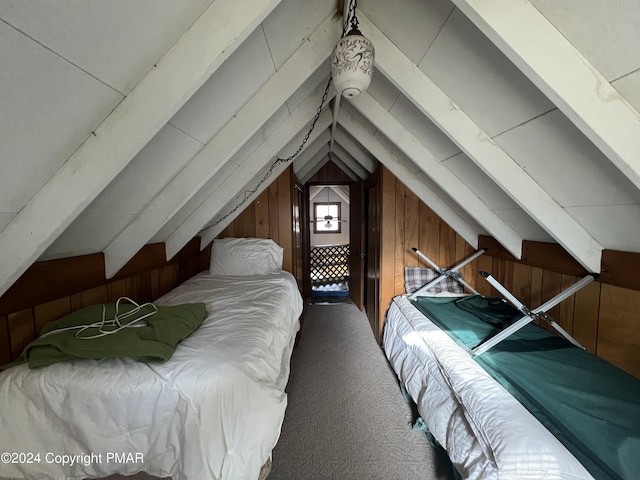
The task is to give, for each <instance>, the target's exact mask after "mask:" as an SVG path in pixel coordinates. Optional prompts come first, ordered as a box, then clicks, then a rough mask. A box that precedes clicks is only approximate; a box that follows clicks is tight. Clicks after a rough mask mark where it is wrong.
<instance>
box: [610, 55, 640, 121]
mask: <svg viewBox="0 0 640 480" xmlns="http://www.w3.org/2000/svg"><path fill="white" fill-rule="evenodd" d="M639 49H640V48H639ZM612 85H613V86H614V87H615V88H616V90H618V91H619V92H620V93H621V94H622V96H623V97H624V98H625V99H626V100H627V102H629V103H630V104H631V105H632V106H633V108H635V109H636V110H637V111H639V112H640V69H638V70H636V71H635V72H633V73H630V74H629V75H627V76H625V77H622V78H621V79H619V80H616V81H615V82H613V83H612Z"/></svg>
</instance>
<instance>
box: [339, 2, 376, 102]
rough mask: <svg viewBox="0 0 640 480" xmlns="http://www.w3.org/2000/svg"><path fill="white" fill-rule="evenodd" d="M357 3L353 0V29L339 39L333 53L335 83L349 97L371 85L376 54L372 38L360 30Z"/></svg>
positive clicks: (344, 95)
mask: <svg viewBox="0 0 640 480" xmlns="http://www.w3.org/2000/svg"><path fill="white" fill-rule="evenodd" d="M355 4H356V0H352V2H351V10H352V12H351V30H350V31H349V33H347V34H346V35H344V36H343V37H342V38H341V39H340V40H339V41H338V44H337V45H336V46H335V47H334V49H333V54H332V55H331V76H332V78H333V85H334V87H335V89H336V90H337V92H338V93H339V94H340V95H342V96H343V97H347V98H354V97H357V96H358V95H360V94H361V93H362V92H364V91H365V90H366V89H367V87H369V84H370V83H371V77H372V75H373V60H374V55H375V50H374V48H373V43H371V40H369V39H368V38H366V37H365V36H363V35H362V33H361V32H360V30H358V19H357V17H356V12H355Z"/></svg>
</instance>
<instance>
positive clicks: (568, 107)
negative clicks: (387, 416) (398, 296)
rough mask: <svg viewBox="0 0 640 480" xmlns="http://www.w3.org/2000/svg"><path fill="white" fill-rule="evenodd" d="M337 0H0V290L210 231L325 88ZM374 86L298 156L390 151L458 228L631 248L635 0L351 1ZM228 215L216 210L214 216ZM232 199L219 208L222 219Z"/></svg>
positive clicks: (636, 98) (516, 243)
mask: <svg viewBox="0 0 640 480" xmlns="http://www.w3.org/2000/svg"><path fill="white" fill-rule="evenodd" d="M336 12H337V1H336V0H243V1H242V2H237V1H234V0H215V1H212V0H181V1H180V2H175V1H173V0H135V1H134V0H124V1H120V2H113V1H111V0H93V1H91V2H75V1H71V0H53V1H52V0H30V1H29V2H25V1H23V0H0V111H1V112H2V115H0V162H1V167H2V174H0V256H1V262H2V266H1V268H0V294H1V293H3V292H4V291H6V290H7V289H8V288H9V286H10V285H11V284H12V283H13V282H14V281H15V280H16V279H17V278H18V277H19V276H20V275H21V274H22V273H23V272H24V271H25V270H26V269H27V268H28V267H29V266H30V265H31V264H32V263H33V262H34V261H37V260H46V259H53V258H59V257H65V256H72V255H78V254H83V253H94V252H104V254H105V261H106V269H107V275H108V276H112V275H114V274H115V273H116V272H117V271H118V269H120V268H121V267H122V266H123V265H124V264H125V263H126V262H127V261H128V260H129V259H130V258H131V257H132V256H133V255H134V254H135V253H136V252H137V251H138V250H139V249H140V248H141V247H142V246H143V245H145V244H147V243H152V242H165V245H166V250H167V256H168V258H170V257H172V256H173V255H175V254H176V253H177V252H178V251H179V250H180V249H181V248H182V247H183V246H184V245H185V244H186V243H187V242H188V241H189V240H190V239H191V238H193V237H194V236H195V235H198V234H199V235H200V236H201V238H202V244H203V245H206V244H207V243H208V242H210V241H211V240H212V239H213V238H215V236H216V235H218V234H219V233H220V232H221V231H222V230H223V229H224V228H225V227H226V225H228V224H229V223H230V222H231V221H232V220H233V218H235V216H236V215H238V214H239V213H240V212H241V209H239V210H237V211H235V212H234V213H233V214H231V215H229V216H227V214H228V213H229V212H230V211H231V210H232V209H233V207H234V206H235V205H237V204H238V203H239V202H240V201H241V200H242V198H243V197H244V195H245V193H244V192H245V191H246V190H251V189H254V188H255V187H256V185H257V183H258V181H259V180H260V179H261V178H263V177H264V175H265V173H266V172H267V171H268V169H270V168H272V169H273V172H272V175H271V176H270V177H269V178H268V179H267V180H266V181H265V182H264V183H262V184H261V185H260V186H259V187H258V192H259V191H262V190H263V189H264V188H266V187H267V186H268V184H269V182H270V181H272V180H273V179H275V178H276V177H277V174H278V173H280V172H281V171H283V169H284V168H286V167H287V166H288V165H287V164H286V163H275V164H274V160H275V159H276V157H277V156H279V157H281V158H286V157H287V156H289V155H291V154H292V153H293V152H295V151H296V150H297V149H298V147H299V145H300V144H301V142H302V140H303V137H304V135H305V134H306V133H307V131H308V129H309V125H310V124H311V122H312V121H313V120H314V117H315V115H316V112H317V109H318V107H319V106H320V103H321V98H322V94H323V92H324V90H325V86H326V84H327V81H328V77H329V63H328V59H329V55H330V52H331V49H332V48H333V46H334V45H335V43H336V42H337V40H338V39H339V38H340V34H341V28H342V24H341V19H340V18H339V17H338V16H337V15H336ZM357 12H358V19H359V21H360V29H361V30H362V32H363V34H364V35H365V36H367V37H368V38H369V39H371V40H372V41H373V43H374V46H375V48H376V65H375V67H376V68H375V72H374V77H373V81H372V84H371V86H370V87H369V89H368V91H367V92H366V93H365V94H363V95H361V96H360V97H357V98H355V99H353V100H351V101H349V100H346V99H344V98H342V99H340V101H339V102H336V103H338V104H339V106H340V108H339V109H338V114H337V115H336V119H335V120H336V123H335V126H334V125H333V120H334V119H333V117H332V111H331V109H330V108H329V107H328V103H329V101H330V100H331V99H332V98H333V97H334V96H335V91H334V90H333V88H331V89H330V90H329V93H328V95H327V97H326V99H325V108H324V109H323V111H322V113H321V115H320V116H319V117H318V118H317V123H316V126H315V129H314V130H313V132H312V134H311V136H310V137H309V139H308V141H307V142H306V144H305V146H304V148H303V150H302V152H301V153H300V155H299V156H298V157H297V158H296V160H295V161H294V163H293V165H294V171H295V172H296V174H297V175H298V177H299V178H300V179H301V180H303V181H305V180H307V179H309V178H311V177H312V176H313V174H314V173H315V172H317V171H318V169H319V168H321V167H322V165H324V164H325V163H326V162H327V161H328V160H329V150H330V148H329V146H330V144H331V140H330V139H331V131H332V130H334V134H335V135H334V137H333V138H334V142H333V145H332V149H331V159H332V160H333V161H334V163H336V164H337V165H339V166H340V167H341V168H342V169H343V170H344V171H345V172H346V173H347V174H348V175H349V176H350V177H351V178H353V179H354V180H355V179H358V178H366V177H367V176H368V175H369V174H370V173H371V172H373V171H374V170H375V168H376V165H377V164H378V163H381V164H384V165H385V166H386V167H387V168H388V169H389V170H390V171H391V172H393V173H394V175H396V176H397V177H398V178H399V179H400V180H401V181H402V182H404V183H405V185H406V186H407V187H408V188H410V189H411V190H412V191H413V192H414V193H416V195H418V197H419V198H420V199H422V200H423V201H424V202H425V203H426V204H428V205H429V206H430V207H431V208H432V209H433V210H434V211H435V212H436V213H438V214H439V215H440V216H441V217H442V218H443V219H444V220H445V221H446V222H448V223H449V225H451V226H452V227H453V228H454V229H455V230H456V231H457V232H458V233H459V234H460V235H461V236H462V237H463V238H464V239H465V240H467V241H468V242H469V243H471V244H472V245H477V242H478V236H479V235H482V234H490V235H492V236H493V237H494V238H496V239H497V240H498V241H499V242H500V243H501V244H502V245H503V246H504V247H505V248H506V249H507V250H509V251H510V252H511V253H512V254H513V255H515V256H516V257H518V256H520V254H521V250H522V241H523V240H536V241H545V242H557V243H559V244H561V245H562V246H563V247H564V248H565V249H566V250H567V251H568V252H569V253H571V254H572V255H573V256H574V258H575V259H576V260H577V261H578V262H580V263H581V264H582V265H583V266H584V267H585V268H586V269H587V270H589V271H596V272H597V271H599V270H600V261H601V254H602V250H603V249H614V250H624V251H630V252H640V190H639V187H640V115H639V114H638V110H640V48H638V45H640V0H629V1H626V2H602V1H600V0H580V1H574V0H571V1H564V2H557V1H552V0H530V1H527V0H475V1H471V0H452V1H451V0H398V1H395V2H388V1H385V0H360V1H359V2H358V10H357ZM223 217H224V219H223ZM221 219H223V220H222V221H220V220H221Z"/></svg>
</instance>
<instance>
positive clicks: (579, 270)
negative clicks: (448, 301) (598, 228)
mask: <svg viewBox="0 0 640 480" xmlns="http://www.w3.org/2000/svg"><path fill="white" fill-rule="evenodd" d="M478 248H486V249H487V252H486V253H485V255H489V256H491V257H494V258H499V259H502V260H508V261H511V262H515V263H521V264H524V265H529V266H532V267H539V268H543V269H545V270H550V271H552V272H558V273H562V274H565V275H575V276H577V277H583V276H585V275H587V274H588V273H589V272H587V271H586V270H585V269H584V268H583V267H582V265H580V264H579V263H578V262H577V261H576V260H575V259H574V258H573V257H572V256H571V255H569V253H567V251H566V250H564V249H563V248H562V247H561V246H560V245H558V244H557V243H545V242H533V241H529V240H525V241H524V242H523V243H522V259H521V260H518V259H516V258H515V257H514V256H513V255H511V253H509V252H508V251H507V250H506V249H505V248H504V247H503V246H502V245H500V243H498V241H497V240H496V239H495V238H493V237H490V236H486V235H481V236H480V237H479V238H478ZM638 270H640V253H634V252H622V251H619V250H603V252H602V269H601V272H596V273H600V276H599V277H598V281H600V282H601V283H606V284H609V285H615V286H618V287H624V288H630V289H633V290H639V291H640V277H639V276H638V273H637V272H638Z"/></svg>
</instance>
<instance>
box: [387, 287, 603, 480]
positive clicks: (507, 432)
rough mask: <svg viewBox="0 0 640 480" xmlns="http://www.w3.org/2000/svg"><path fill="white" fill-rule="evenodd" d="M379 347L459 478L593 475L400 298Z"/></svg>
mask: <svg viewBox="0 0 640 480" xmlns="http://www.w3.org/2000/svg"><path fill="white" fill-rule="evenodd" d="M383 347H384V350H385V353H386V355H387V358H388V359H389V361H390V363H391V365H392V367H393V369H394V370H395V372H396V373H397V375H398V377H399V379H400V381H401V383H402V384H403V385H404V386H405V388H406V389H407V391H408V392H409V394H410V395H411V397H412V398H413V400H414V401H415V402H416V404H417V406H418V410H419V412H420V414H421V415H422V417H423V419H424V421H425V423H426V424H427V425H428V427H429V430H430V432H431V433H432V434H433V436H434V438H435V439H436V440H437V441H438V443H439V444H440V445H442V447H443V448H445V450H446V451H447V453H448V455H449V458H450V459H451V461H452V463H453V465H454V467H455V468H456V470H457V471H458V472H459V473H460V474H461V476H462V477H463V478H469V479H483V480H485V479H558V480H560V479H583V480H587V479H593V477H592V475H591V474H590V473H589V472H588V471H587V470H586V469H585V467H584V466H583V465H582V464H581V463H580V462H579V461H578V460H577V459H576V458H575V457H574V456H573V455H572V454H571V453H570V452H569V451H568V450H567V449H566V448H565V446H564V445H563V444H562V443H561V442H560V441H559V440H558V439H557V438H556V437H555V436H554V435H552V434H551V433H550V432H549V431H548V430H547V429H546V428H545V427H544V426H543V425H542V424H541V423H540V422H539V421H538V420H537V419H536V418H535V417H534V416H533V415H532V414H531V413H529V411H528V410H527V409H526V408H525V407H523V406H522V404H521V403H519V402H518V401H517V400H516V399H515V398H514V397H513V396H512V395H511V394H510V393H509V392H507V390H505V389H504V388H503V387H502V386H501V385H500V384H499V383H498V382H497V381H496V380H494V379H493V378H492V377H491V376H490V375H489V374H488V373H487V372H486V371H485V370H484V369H483V368H482V367H481V366H480V365H478V363H476V362H475V361H474V360H473V358H472V357H471V356H470V355H469V354H468V353H467V352H466V351H465V349H463V348H461V346H459V345H458V344H456V342H455V341H454V340H453V339H452V338H451V337H450V336H449V335H447V333H445V332H444V331H442V330H441V329H440V328H438V327H437V326H436V325H435V324H434V323H433V322H431V321H430V320H429V319H428V318H427V317H425V315H423V314H422V313H421V312H420V311H419V310H418V309H416V308H415V307H414V306H413V305H412V304H411V303H410V301H409V300H408V299H407V298H405V297H403V296H400V297H395V298H394V299H393V300H392V302H391V304H390V306H389V309H388V312H387V319H386V323H385V330H384V336H383Z"/></svg>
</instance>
